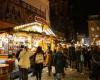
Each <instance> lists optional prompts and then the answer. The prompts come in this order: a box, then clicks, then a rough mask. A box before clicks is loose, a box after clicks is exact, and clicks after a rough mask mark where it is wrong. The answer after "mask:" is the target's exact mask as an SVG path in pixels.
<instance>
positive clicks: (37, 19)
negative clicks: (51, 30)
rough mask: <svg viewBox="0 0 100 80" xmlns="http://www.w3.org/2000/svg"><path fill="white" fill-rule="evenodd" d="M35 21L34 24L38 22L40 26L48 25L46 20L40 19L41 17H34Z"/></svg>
mask: <svg viewBox="0 0 100 80" xmlns="http://www.w3.org/2000/svg"><path fill="white" fill-rule="evenodd" d="M35 21H36V22H40V23H42V24H46V25H48V23H47V22H46V20H45V19H43V18H41V17H39V16H35Z"/></svg>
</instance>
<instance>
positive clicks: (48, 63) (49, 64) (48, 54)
mask: <svg viewBox="0 0 100 80" xmlns="http://www.w3.org/2000/svg"><path fill="white" fill-rule="evenodd" d="M52 64H53V54H52V50H51V48H50V46H48V50H47V51H46V66H47V67H48V76H50V75H51V70H52Z"/></svg>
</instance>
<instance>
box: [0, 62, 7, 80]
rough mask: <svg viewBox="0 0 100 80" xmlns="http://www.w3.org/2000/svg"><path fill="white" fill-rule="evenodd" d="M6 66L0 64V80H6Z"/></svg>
mask: <svg viewBox="0 0 100 80" xmlns="http://www.w3.org/2000/svg"><path fill="white" fill-rule="evenodd" d="M8 67H9V65H8V64H0V80H8Z"/></svg>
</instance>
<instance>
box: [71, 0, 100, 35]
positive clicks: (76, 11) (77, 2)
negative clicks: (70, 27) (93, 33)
mask: <svg viewBox="0 0 100 80" xmlns="http://www.w3.org/2000/svg"><path fill="white" fill-rule="evenodd" d="M69 1H70V4H69V5H70V15H71V16H72V19H73V23H74V27H75V29H76V32H78V33H83V34H84V33H85V34H87V35H88V23H87V20H88V15H95V14H100V8H99V7H100V0H69Z"/></svg>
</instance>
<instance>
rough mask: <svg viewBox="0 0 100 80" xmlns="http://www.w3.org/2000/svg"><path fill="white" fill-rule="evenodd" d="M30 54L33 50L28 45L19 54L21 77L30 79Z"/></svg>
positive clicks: (24, 79)
mask: <svg viewBox="0 0 100 80" xmlns="http://www.w3.org/2000/svg"><path fill="white" fill-rule="evenodd" d="M30 56H31V52H30V50H29V49H28V47H24V49H23V50H22V51H21V52H20V54H19V58H20V59H19V63H18V64H19V70H20V77H21V78H20V79H21V80H28V70H29V68H30Z"/></svg>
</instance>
